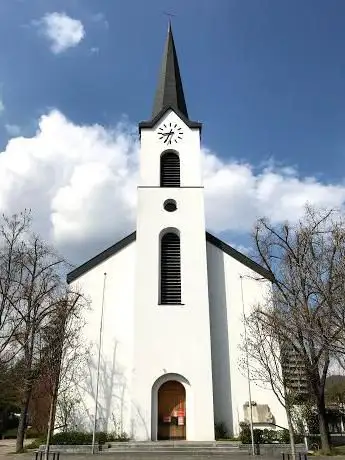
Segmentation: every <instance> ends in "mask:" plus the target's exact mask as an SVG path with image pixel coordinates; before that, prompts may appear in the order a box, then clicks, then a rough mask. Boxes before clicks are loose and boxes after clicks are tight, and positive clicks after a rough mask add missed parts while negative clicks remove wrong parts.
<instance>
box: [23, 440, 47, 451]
mask: <svg viewBox="0 0 345 460" xmlns="http://www.w3.org/2000/svg"><path fill="white" fill-rule="evenodd" d="M45 443H46V438H38V439H34V440H33V441H31V442H30V444H27V445H26V446H25V447H26V448H27V449H38V448H39V447H40V445H41V444H45Z"/></svg>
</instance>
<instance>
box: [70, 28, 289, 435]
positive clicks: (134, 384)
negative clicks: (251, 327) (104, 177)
mask: <svg viewBox="0 0 345 460" xmlns="http://www.w3.org/2000/svg"><path fill="white" fill-rule="evenodd" d="M201 128H202V125H201V123H199V122H196V121H192V120H191V119H190V118H189V115H188V111H187V106H186V102H185V97H184V91H183V87H182V81H181V76H180V70H179V65H178V60H177V54H176V49H175V45H174V39H173V34H172V30H171V27H170V26H169V30H168V36H167V40H166V44H165V50H164V55H163V62H162V67H161V71H160V75H159V81H158V87H157V91H156V95H155V100H154V108H153V113H152V117H151V119H150V120H148V121H144V122H141V123H140V124H139V133H140V183H139V184H138V207H137V222H136V229H135V231H134V232H133V233H131V234H130V235H128V236H126V237H125V238H124V239H122V240H121V241H118V242H117V243H115V244H114V245H113V246H111V247H109V248H108V249H106V250H105V251H103V252H102V253H100V254H98V255H96V256H95V257H94V258H92V259H91V260H89V261H87V262H85V263H84V264H82V265H81V266H79V267H78V268H76V269H75V270H73V271H71V272H70V273H69V274H68V277H67V281H68V283H69V284H70V285H71V286H72V287H74V288H78V289H81V290H82V292H83V293H84V294H85V295H86V296H87V297H88V298H89V299H90V300H91V308H90V309H89V311H87V313H86V314H85V326H84V329H83V331H82V334H83V337H84V343H85V345H88V346H89V347H90V350H91V351H90V359H89V360H88V365H87V366H85V369H84V373H83V374H82V378H79V379H78V381H76V382H74V387H73V388H71V390H72V391H73V394H74V395H78V398H79V401H80V407H81V411H82V414H83V416H82V417H81V418H82V419H83V421H84V423H85V425H84V428H85V429H87V430H91V429H92V426H93V423H94V417H95V398H96V392H97V366H98V364H99V374H98V375H99V385H98V408H97V415H96V420H97V429H98V430H107V431H109V432H110V431H113V430H114V429H117V430H119V431H124V432H126V433H128V435H129V436H130V437H131V438H132V439H135V440H153V441H155V440H165V439H185V440H192V441H212V440H214V438H215V423H220V422H222V423H224V424H225V425H226V427H227V430H228V433H229V435H232V436H236V435H238V434H239V423H240V422H242V421H244V420H247V421H248V400H249V396H248V381H247V378H246V374H245V372H243V369H240V367H239V360H240V358H241V356H242V355H243V353H242V352H241V351H240V349H239V345H240V344H241V341H242V336H243V327H244V326H243V312H244V311H246V312H247V313H248V312H249V311H250V308H251V307H252V306H253V305H254V304H255V303H257V302H258V301H260V299H263V297H264V296H265V293H267V290H268V289H270V288H271V280H270V274H269V273H268V272H267V271H266V270H265V269H264V268H262V267H261V266H260V265H258V264H257V263H255V262H254V261H252V260H251V259H249V258H248V257H247V256H245V255H243V254H241V253H240V252H238V251H237V250H236V249H234V248H233V247H231V246H229V245H228V244H227V243H225V242H223V241H221V240H220V239H218V238H217V237H216V236H214V235H212V234H211V233H209V232H208V231H207V230H206V228H205V211H204V188H203V184H202V173H201V152H200V139H201ZM109 216H110V217H109V218H113V217H111V216H114V210H109ZM242 294H243V296H242ZM99 351H100V355H99ZM251 393H252V402H253V404H255V406H253V409H254V422H255V423H256V424H257V425H258V426H263V425H264V426H267V427H271V428H273V429H274V428H275V426H279V427H286V426H287V423H286V418H285V412H284V409H283V408H282V407H281V405H280V404H279V402H278V400H277V399H276V397H275V396H274V394H273V392H272V391H270V390H267V389H262V388H260V387H258V386H256V385H255V384H254V382H252V384H251ZM255 407H256V408H259V409H260V410H259V409H258V410H257V411H255ZM246 408H247V409H246ZM262 408H264V409H265V410H262Z"/></svg>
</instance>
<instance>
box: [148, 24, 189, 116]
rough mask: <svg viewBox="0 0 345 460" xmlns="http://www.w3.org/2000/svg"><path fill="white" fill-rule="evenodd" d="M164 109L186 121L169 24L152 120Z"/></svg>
mask: <svg viewBox="0 0 345 460" xmlns="http://www.w3.org/2000/svg"><path fill="white" fill-rule="evenodd" d="M166 107H171V108H172V109H175V110H177V111H179V112H180V113H182V114H183V115H184V116H185V117H186V118H187V119H188V111H187V105H186V101H185V97H184V92H183V86H182V80H181V75H180V68H179V65H178V59H177V53H176V48H175V43H174V37H173V33H172V28H171V24H170V23H169V28H168V35H167V39H166V42H165V48H164V54H163V60H162V66H161V70H160V74H159V80H158V86H157V90H156V96H155V101H154V105H153V112H152V118H155V116H156V115H157V114H159V113H160V112H162V111H163V109H165V108H166Z"/></svg>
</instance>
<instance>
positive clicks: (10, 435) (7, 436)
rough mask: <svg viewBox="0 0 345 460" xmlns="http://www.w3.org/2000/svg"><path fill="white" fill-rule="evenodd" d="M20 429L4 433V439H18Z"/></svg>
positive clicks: (12, 429)
mask: <svg viewBox="0 0 345 460" xmlns="http://www.w3.org/2000/svg"><path fill="white" fill-rule="evenodd" d="M17 431H18V428H11V429H10V430H6V431H5V432H4V433H3V438H4V439H16V437H17Z"/></svg>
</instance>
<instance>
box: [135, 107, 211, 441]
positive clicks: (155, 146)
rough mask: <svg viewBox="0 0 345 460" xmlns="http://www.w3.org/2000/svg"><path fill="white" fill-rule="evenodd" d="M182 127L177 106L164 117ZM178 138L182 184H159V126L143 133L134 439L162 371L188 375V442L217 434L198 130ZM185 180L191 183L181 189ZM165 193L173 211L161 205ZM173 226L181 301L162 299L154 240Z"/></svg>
mask: <svg viewBox="0 0 345 460" xmlns="http://www.w3.org/2000/svg"><path fill="white" fill-rule="evenodd" d="M176 120H178V123H179V124H180V125H183V123H182V121H181V120H179V119H178V117H177V116H176V115H175V113H174V112H170V113H169V114H167V116H166V117H165V118H164V121H165V122H166V121H167V122H170V121H171V122H176ZM183 131H184V138H183V141H182V142H181V143H180V144H178V147H177V148H176V150H178V152H179V155H180V161H181V187H180V188H160V187H159V171H160V155H161V153H162V151H163V150H164V147H163V144H162V142H161V141H158V137H157V135H156V129H154V130H143V131H142V135H141V159H140V161H141V185H144V186H145V187H144V188H139V191H138V219H137V272H136V285H135V286H136V287H135V291H136V293H135V294H136V303H135V329H134V331H135V332H134V337H135V347H134V381H133V382H134V384H133V391H134V394H133V397H134V399H135V403H134V405H135V409H134V410H135V411H136V416H135V417H134V420H133V422H134V424H135V432H136V438H137V439H151V438H153V439H154V438H155V432H154V431H155V430H152V425H153V426H154V423H155V421H154V420H152V419H151V408H152V400H151V399H152V394H151V393H152V391H151V390H152V386H153V384H154V382H155V381H156V380H157V379H158V378H159V377H161V376H162V375H164V374H166V373H171V374H179V375H181V376H182V377H184V378H185V379H186V380H188V382H189V384H190V388H189V390H188V392H187V400H186V405H187V409H186V418H187V422H186V431H187V439H188V440H200V441H201V440H212V439H214V425H213V399H212V372H211V349H210V326H209V305H208V285H207V264H206V240H205V220H204V199H203V189H202V188H201V187H200V185H201V167H200V139H199V131H192V130H190V129H189V128H188V127H187V126H184V129H183ZM183 186H187V187H188V188H183ZM168 198H174V199H176V201H177V206H178V209H177V211H175V212H172V213H169V212H166V211H165V210H164V209H163V202H164V201H165V200H166V199H168ZM166 228H176V229H178V231H179V232H180V239H181V275H182V303H183V305H181V306H178V305H159V259H160V254H159V246H160V243H159V242H160V234H161V231H162V230H163V229H166Z"/></svg>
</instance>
